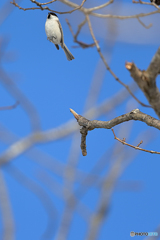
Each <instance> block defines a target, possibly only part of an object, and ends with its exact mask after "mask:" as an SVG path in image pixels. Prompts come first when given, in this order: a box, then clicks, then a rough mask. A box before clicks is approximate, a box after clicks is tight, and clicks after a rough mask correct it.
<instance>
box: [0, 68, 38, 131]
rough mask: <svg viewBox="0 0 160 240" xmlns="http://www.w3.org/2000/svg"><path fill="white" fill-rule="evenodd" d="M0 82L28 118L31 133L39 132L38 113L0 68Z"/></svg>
mask: <svg viewBox="0 0 160 240" xmlns="http://www.w3.org/2000/svg"><path fill="white" fill-rule="evenodd" d="M0 81H1V82H2V83H3V84H4V86H5V87H6V89H7V90H8V91H9V92H10V93H11V95H12V96H13V97H15V98H16V99H17V101H18V102H19V103H20V105H21V106H22V107H23V109H24V111H26V113H27V114H28V116H29V119H30V122H31V127H32V130H33V131H39V130H40V128H41V127H40V120H39V116H38V113H37V111H36V109H35V108H34V106H33V105H32V103H31V102H30V101H29V100H28V99H27V98H26V97H25V96H24V94H23V93H22V92H21V91H20V90H19V89H18V88H17V86H16V85H15V84H14V82H13V81H12V79H11V78H10V77H9V76H8V74H7V73H6V72H5V71H4V70H3V68H2V67H0Z"/></svg>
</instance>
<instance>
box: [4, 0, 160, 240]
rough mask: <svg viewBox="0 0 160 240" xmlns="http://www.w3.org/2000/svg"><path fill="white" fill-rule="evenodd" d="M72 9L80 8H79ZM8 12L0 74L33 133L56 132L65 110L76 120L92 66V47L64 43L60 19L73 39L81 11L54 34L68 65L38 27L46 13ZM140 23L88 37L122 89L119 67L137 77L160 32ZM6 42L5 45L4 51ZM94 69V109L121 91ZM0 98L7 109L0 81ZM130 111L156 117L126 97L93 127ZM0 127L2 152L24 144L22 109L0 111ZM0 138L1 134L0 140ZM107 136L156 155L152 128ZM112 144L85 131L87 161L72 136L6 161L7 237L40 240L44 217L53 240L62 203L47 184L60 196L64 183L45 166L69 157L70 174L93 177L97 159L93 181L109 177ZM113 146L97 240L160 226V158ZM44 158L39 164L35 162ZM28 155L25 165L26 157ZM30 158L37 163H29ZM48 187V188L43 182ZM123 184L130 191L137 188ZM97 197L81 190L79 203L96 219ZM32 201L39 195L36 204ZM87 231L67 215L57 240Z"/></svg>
mask: <svg viewBox="0 0 160 240" xmlns="http://www.w3.org/2000/svg"><path fill="white" fill-rule="evenodd" d="M6 2H7V1H5V0H2V1H1V2H0V9H1V8H2V6H3V5H4V4H5V3H6ZM75 2H76V1H75ZM77 2H78V3H80V1H77ZM100 2H102V3H103V1H98V3H100ZM116 4H119V5H118V7H117V8H115V7H114V6H117V5H116ZM20 5H21V6H23V7H31V6H33V4H32V3H30V2H29V1H27V0H24V1H22V2H21V3H20ZM95 5H97V1H93V2H92V1H87V2H86V7H90V6H95ZM12 7H13V11H12V12H11V14H10V15H9V16H8V17H7V18H6V19H5V21H4V22H3V23H2V24H1V26H0V41H1V42H2V41H3V42H4V44H3V45H0V46H2V47H1V49H2V50H3V51H4V52H5V55H3V58H2V59H1V66H2V67H3V69H5V71H6V72H7V74H8V75H9V76H10V77H11V78H12V80H13V81H14V83H15V84H16V86H17V87H18V89H20V91H21V92H22V93H23V94H24V96H26V97H27V99H29V101H30V102H32V104H33V106H34V108H35V109H36V111H37V113H38V115H39V119H40V123H41V129H42V130H48V129H52V128H56V127H58V126H60V125H62V124H64V123H65V122H67V121H69V120H71V119H73V116H72V114H71V113H70V111H69V108H72V109H74V110H75V111H76V112H78V113H79V114H83V113H84V111H85V110H86V105H85V104H86V102H87V100H86V98H87V96H88V94H89V92H90V87H91V83H92V80H93V78H94V76H95V74H97V69H98V64H99V65H100V64H101V60H100V59H99V55H98V53H97V51H96V48H89V49H81V48H73V46H75V45H76V44H75V43H74V42H73V38H72V35H71V33H70V31H69V28H68V26H67V23H66V21H65V19H66V18H67V19H68V20H69V22H70V23H71V25H72V27H73V30H74V31H76V29H77V25H78V24H79V23H80V22H81V21H82V20H83V18H84V16H83V14H82V13H79V12H74V13H72V14H66V15H60V16H59V18H60V21H61V24H62V26H63V31H64V39H65V43H66V45H67V47H68V48H69V49H70V51H71V52H72V54H73V55H74V57H75V60H73V61H71V62H69V61H67V59H66V57H65V54H64V52H63V51H62V49H60V50H59V51H57V50H56V48H55V46H54V45H53V44H52V43H50V42H49V41H47V37H46V34H45V30H44V25H45V20H46V17H47V13H48V11H40V10H34V11H25V12H24V11H22V10H19V9H18V8H15V7H14V6H12ZM52 7H53V9H54V10H57V11H66V10H69V9H70V8H69V7H66V6H64V5H63V4H62V3H59V2H55V3H54V4H52ZM152 10H154V8H153V7H151V6H144V5H138V4H136V5H134V4H132V3H131V2H130V1H119V3H116V1H115V4H114V5H112V6H110V7H108V8H107V10H106V12H107V13H115V14H121V15H130V14H135V13H140V12H149V11H152ZM1 16H2V15H1ZM95 20H96V21H95ZM141 20H143V21H144V23H145V24H146V25H148V24H150V23H152V24H153V26H152V27H151V28H149V29H146V28H144V27H143V26H142V25H141V24H140V23H139V22H138V21H137V20H136V19H132V20H123V21H121V20H112V21H111V20H109V19H106V20H105V21H102V20H101V19H95V18H91V22H92V26H93V29H94V33H95V35H96V37H97V40H98V41H99V45H100V47H101V50H102V52H103V53H104V55H105V57H106V59H107V61H108V63H109V65H110V67H111V69H112V70H113V71H114V72H115V74H116V75H117V76H118V77H119V78H120V79H121V80H122V81H123V82H124V83H125V84H130V83H131V82H132V81H133V80H132V79H131V77H130V74H129V72H128V71H127V70H126V69H125V62H126V61H129V62H132V61H134V62H135V63H136V65H137V66H138V67H139V68H140V69H146V68H147V67H148V65H149V63H150V61H151V59H152V57H153V56H154V54H155V52H156V51H157V49H158V47H159V42H160V32H159V31H157V29H158V27H159V20H160V17H159V15H158V14H157V15H153V16H150V17H146V18H144V19H141ZM0 21H1V18H0ZM113 28H114V29H113ZM114 31H115V33H114ZM79 40H81V41H84V42H86V43H92V42H93V40H92V38H91V36H90V33H89V30H88V27H87V26H85V27H84V29H83V30H82V33H81V34H80V36H79ZM5 44H6V47H3V46H5ZM100 69H101V70H100V71H101V72H100V73H99V72H98V74H97V76H98V77H99V76H101V74H102V76H104V77H103V79H102V83H101V88H100V90H99V95H98V97H97V98H96V99H95V102H96V103H95V105H99V104H101V103H102V102H103V101H104V100H106V99H110V98H111V97H113V96H114V95H116V94H117V92H118V91H120V90H122V89H123V87H122V86H121V85H120V84H119V83H117V82H116V81H115V80H114V78H113V77H112V76H111V75H110V74H109V73H108V72H106V71H105V68H104V66H103V65H102V66H101V67H100ZM100 80H101V79H100ZM158 81H159V77H158V78H157V85H158V86H159V83H158ZM135 94H136V96H137V97H138V98H139V99H140V100H141V101H142V102H144V103H146V104H147V100H146V99H145V97H144V95H143V93H141V91H140V90H138V91H137V92H136V93H135ZM0 95H1V103H0V106H8V105H12V104H14V103H15V101H16V100H17V98H16V97H15V96H12V95H11V94H10V93H9V92H8V90H7V88H6V86H5V85H3V83H2V82H1V87H0ZM137 107H138V108H139V109H140V110H141V111H142V112H144V113H147V114H150V115H151V116H153V117H156V118H157V116H156V114H155V113H154V111H153V110H152V109H149V108H144V107H142V106H140V105H139V104H138V103H137V102H135V100H133V99H132V97H128V98H127V99H126V101H125V102H123V103H122V104H120V105H118V106H117V107H116V108H114V109H113V111H110V112H109V113H107V114H105V115H102V116H100V117H99V119H100V120H110V119H111V118H114V117H116V116H119V115H121V114H124V113H126V112H129V111H131V110H133V109H134V108H137ZM0 120H1V125H0V131H1V138H0V139H1V141H0V150H1V153H3V151H5V150H6V149H7V148H8V147H9V146H10V144H11V143H13V142H15V141H16V140H17V139H18V138H20V137H25V136H27V135H29V134H30V132H31V125H30V121H29V118H28V116H27V114H26V112H25V111H24V110H23V108H22V106H21V104H20V105H19V106H18V107H17V108H15V109H13V110H10V111H0ZM8 131H9V132H10V135H7V132H8ZM145 131H147V133H146V134H147V135H140V137H139V139H137V137H138V136H139V134H140V133H143V132H145ZM11 133H12V135H11ZM115 133H116V134H117V135H118V136H119V137H121V138H123V137H127V142H130V143H135V142H136V143H137V144H138V142H139V141H140V140H143V142H144V145H142V147H143V146H144V148H146V149H150V150H157V151H160V150H159V141H160V138H159V135H158V130H155V129H151V128H149V127H148V126H146V125H145V124H144V123H140V122H132V123H131V122H129V123H124V124H122V125H121V126H116V127H115ZM136 143H135V144H136ZM115 144H116V143H115V140H114V137H113V134H112V132H111V130H107V131H106V130H104V129H99V130H98V129H97V130H94V131H91V132H89V133H88V136H87V152H88V155H87V156H86V157H83V156H82V155H81V152H80V148H79V145H80V134H78V135H77V137H76V136H75V135H74V134H72V135H70V136H68V137H66V138H64V139H60V140H58V141H55V142H49V143H45V144H37V145H36V146H34V147H33V148H32V149H30V150H29V151H28V152H26V153H25V154H23V155H21V156H18V157H17V158H16V159H14V160H12V162H11V163H10V164H8V165H5V166H3V167H2V170H1V171H2V173H3V176H4V179H5V181H6V186H7V189H8V194H9V199H10V202H11V207H12V212H13V217H14V220H15V222H14V225H15V237H13V238H12V239H16V240H22V239H23V240H28V239H30V240H32V239H33V240H39V239H41V237H42V235H43V233H44V232H45V229H46V226H47V223H48V215H50V218H51V219H52V225H53V227H51V229H52V231H53V232H51V236H52V237H49V238H47V237H46V238H45V239H46V240H49V239H56V234H57V231H58V227H59V226H60V224H61V217H62V214H63V210H64V202H63V198H62V197H60V196H58V194H57V193H56V191H55V189H56V188H55V189H54V184H53V183H57V184H58V186H60V188H61V189H63V190H65V182H64V179H63V175H62V176H61V175H58V174H56V170H55V171H54V170H53V169H54V167H55V166H54V164H55V165H56V166H59V167H60V168H61V167H63V168H64V166H67V164H68V161H69V159H72V160H74V159H75V162H76V159H77V166H76V168H77V169H79V171H82V172H83V173H85V174H87V173H89V172H90V171H92V169H93V168H94V166H98V163H99V162H100V160H103V164H104V166H105V167H104V169H103V168H102V169H103V171H102V169H101V171H100V172H99V173H97V174H98V175H97V176H99V177H100V176H101V177H102V176H105V175H106V174H107V173H108V172H109V170H110V168H111V167H112V165H113V166H114V161H116V159H117V157H118V155H116V152H115V154H114V156H113V155H112V157H111V153H112V148H113V146H114V145H115ZM118 146H119V147H117V149H118V154H119V155H120V154H122V152H124V153H123V154H124V160H126V164H127V167H126V168H125V170H124V171H122V174H120V176H119V178H118V182H117V185H116V187H115V190H114V192H113V194H112V197H111V199H110V203H109V211H108V214H107V217H106V219H105V221H104V224H103V226H102V228H101V231H100V232H99V234H98V238H97V239H98V240H105V239H107V238H108V239H129V238H130V235H129V234H130V231H137V232H143V231H144V232H152V231H155V230H156V228H157V226H158V225H159V223H160V217H159V216H160V215H159V211H160V209H159V202H160V193H159V180H160V175H159V168H160V162H159V161H160V160H159V159H160V156H159V155H153V154H148V153H145V152H138V151H135V150H131V149H129V148H128V147H123V146H121V145H120V144H119V145H118ZM73 150H74V151H73ZM38 151H39V152H38ZM106 151H107V152H106ZM43 153H44V154H45V155H44V156H45V157H43ZM31 155H32V157H30V156H31ZM35 155H36V156H37V158H35V157H33V156H35ZM33 158H34V159H33ZM35 159H37V160H35ZM124 163H125V161H124ZM52 168H53V169H52ZM55 168H56V167H55ZM17 171H18V172H17ZM95 174H96V171H95ZM97 179H98V177H97ZM52 181H53V183H52ZM97 181H98V180H97ZM47 182H48V184H46V183H47ZM49 183H52V184H49ZM132 184H133V186H137V188H136V190H134V187H133V186H132ZM78 186H79V183H77V184H75V185H74V189H75V190H76V189H77V187H78ZM127 186H128V187H127ZM39 189H40V190H39ZM37 192H38V193H37ZM34 193H35V194H34ZM99 193H100V190H99V188H95V187H89V189H88V191H87V192H86V193H85V194H84V195H83V196H82V197H81V201H82V203H83V204H85V205H87V207H88V208H89V209H90V211H93V212H94V211H95V209H96V206H97V201H98V196H99ZM44 194H45V195H44ZM38 196H39V197H40V196H41V197H40V199H39V197H38ZM47 196H48V197H47ZM77 209H78V208H77ZM0 221H1V224H0V225H1V227H0V234H2V229H3V226H2V223H3V221H2V211H1V218H0ZM87 227H88V225H86V223H85V221H84V219H83V218H82V217H81V216H80V212H79V210H76V211H75V214H74V218H73V221H72V225H71V229H70V232H69V235H68V236H67V237H66V239H67V240H73V239H76V240H82V239H85V236H86V232H87ZM77 233H78V235H77ZM136 238H137V239H138V237H135V238H134V239H136ZM141 239H144V237H141Z"/></svg>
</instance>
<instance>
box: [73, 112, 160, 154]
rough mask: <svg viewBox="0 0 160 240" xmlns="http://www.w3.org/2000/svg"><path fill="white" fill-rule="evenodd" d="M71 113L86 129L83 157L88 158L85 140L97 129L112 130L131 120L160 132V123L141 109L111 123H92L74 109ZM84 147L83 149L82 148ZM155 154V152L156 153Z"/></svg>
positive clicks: (82, 143)
mask: <svg viewBox="0 0 160 240" xmlns="http://www.w3.org/2000/svg"><path fill="white" fill-rule="evenodd" d="M70 111H71V113H72V114H73V116H74V117H75V118H76V120H77V122H78V124H79V125H80V126H81V127H83V132H84V129H85V135H84V134H83V136H82V139H81V140H83V142H81V150H82V155H83V156H86V155H87V151H86V139H84V138H85V137H86V136H87V132H88V131H91V130H93V129H95V128H104V129H111V128H112V127H114V126H116V125H118V124H121V123H123V122H126V121H130V120H138V121H141V122H144V123H146V124H147V125H148V126H151V127H154V128H157V129H159V130H160V121H159V120H157V119H155V118H153V117H151V116H150V115H147V114H145V113H142V112H141V111H140V110H139V109H135V110H133V111H131V112H129V113H126V114H123V115H121V116H119V117H116V118H114V119H112V120H110V121H98V120H93V121H90V120H88V119H87V118H85V117H82V116H81V115H79V114H77V113H76V112H75V111H74V110H73V109H70ZM82 146H83V148H82ZM154 153H155V152H154Z"/></svg>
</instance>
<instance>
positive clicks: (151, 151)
mask: <svg viewBox="0 0 160 240" xmlns="http://www.w3.org/2000/svg"><path fill="white" fill-rule="evenodd" d="M111 130H112V132H113V135H114V138H115V139H116V140H118V141H119V142H121V143H122V144H124V145H127V146H129V147H132V148H134V149H137V150H140V151H143V152H148V153H155V154H160V152H156V151H153V150H146V149H143V148H140V147H139V146H140V145H141V144H142V143H143V141H142V140H141V141H140V143H139V144H138V145H137V146H133V145H131V144H129V143H126V140H125V139H122V140H121V139H120V138H118V137H116V134H115V132H114V130H113V128H112V129H111Z"/></svg>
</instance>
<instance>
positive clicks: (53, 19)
mask: <svg viewBox="0 0 160 240" xmlns="http://www.w3.org/2000/svg"><path fill="white" fill-rule="evenodd" d="M45 32H46V35H47V39H48V40H49V41H51V42H52V43H54V44H55V46H56V48H57V49H58V50H59V45H60V46H61V47H62V49H63V50H64V52H65V54H66V57H67V59H68V60H69V61H70V60H72V59H74V56H73V55H72V53H71V52H70V51H69V49H68V48H67V46H66V45H65V43H64V37H63V30H62V26H61V23H60V21H59V19H58V17H57V15H56V14H55V13H52V12H49V13H48V16H47V20H46V23H45Z"/></svg>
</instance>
